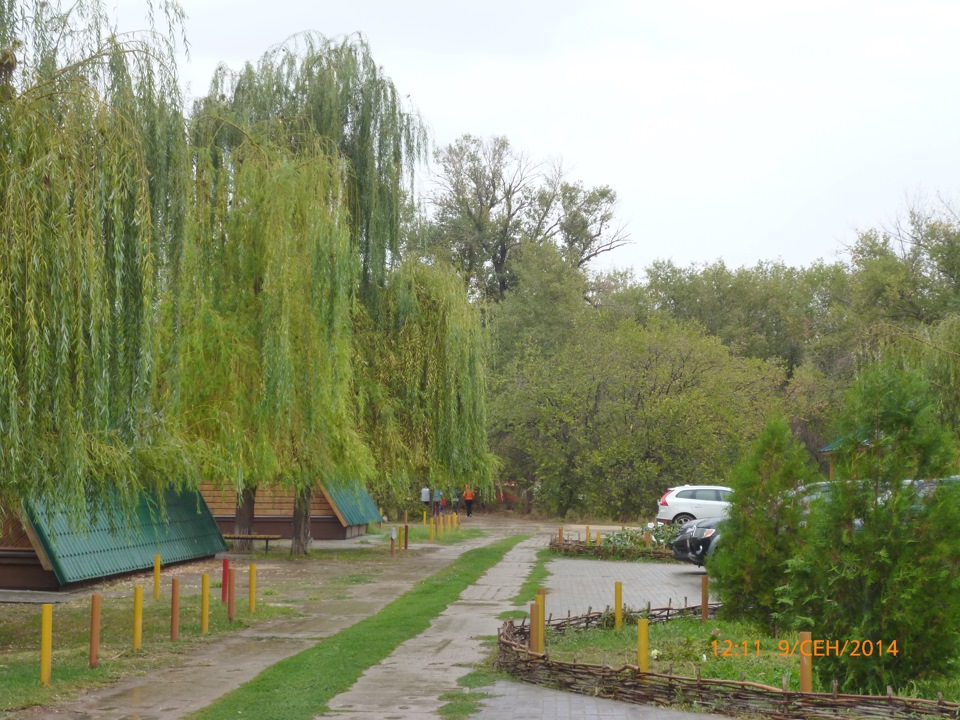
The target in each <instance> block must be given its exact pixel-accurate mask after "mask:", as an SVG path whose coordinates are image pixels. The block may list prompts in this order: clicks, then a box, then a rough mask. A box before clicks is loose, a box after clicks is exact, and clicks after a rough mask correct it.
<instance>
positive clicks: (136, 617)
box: [133, 585, 143, 652]
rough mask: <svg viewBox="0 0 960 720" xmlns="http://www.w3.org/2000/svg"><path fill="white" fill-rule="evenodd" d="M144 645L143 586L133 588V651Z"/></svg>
mask: <svg viewBox="0 0 960 720" xmlns="http://www.w3.org/2000/svg"><path fill="white" fill-rule="evenodd" d="M141 647H143V588H142V587H140V586H139V585H137V586H136V587H135V588H134V589H133V651H134V652H137V651H138V650H139V649H140V648H141Z"/></svg>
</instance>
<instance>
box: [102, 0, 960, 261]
mask: <svg viewBox="0 0 960 720" xmlns="http://www.w3.org/2000/svg"><path fill="white" fill-rule="evenodd" d="M108 1H109V0H108ZM113 2H114V3H118V4H119V9H120V10H121V11H122V13H121V15H120V23H121V29H131V28H134V27H140V26H142V21H141V20H140V18H141V17H142V13H138V12H135V11H134V8H135V7H136V6H138V5H139V4H140V0H113ZM181 4H182V6H183V7H184V9H185V10H186V12H187V15H188V21H187V35H188V39H189V41H190V44H191V58H190V61H189V62H186V61H182V62H181V68H182V76H183V80H184V82H185V83H189V86H190V94H193V95H198V94H202V93H203V92H204V91H205V90H206V88H207V84H208V82H209V79H210V76H211V74H212V72H213V69H214V67H216V65H217V63H218V62H220V61H223V62H226V63H227V64H228V65H230V66H232V67H239V66H240V65H241V64H242V63H243V62H244V61H245V60H256V59H257V58H258V57H259V56H260V54H261V53H262V52H263V51H264V50H266V49H267V48H268V47H269V46H271V45H273V44H275V43H277V42H280V41H282V40H283V39H285V38H286V37H288V36H290V35H292V34H294V33H296V32H299V31H302V30H316V31H319V32H321V33H323V34H325V35H329V36H335V35H343V34H346V33H353V32H362V33H363V34H364V35H365V36H366V37H367V39H368V41H369V43H370V46H371V49H372V52H373V55H374V58H375V59H376V61H377V62H378V63H379V64H380V65H382V66H383V68H384V70H385V71H386V73H387V74H388V75H389V76H390V77H391V78H392V79H393V81H394V84H395V85H396V86H397V88H398V90H399V91H400V92H401V93H403V94H409V95H410V97H411V100H412V101H413V103H414V104H415V106H416V107H417V108H418V109H419V111H420V112H421V114H422V116H423V118H424V119H425V120H426V121H427V123H428V124H429V126H430V128H431V130H432V136H433V142H434V143H435V145H437V146H442V145H445V144H447V143H449V142H451V141H452V140H453V139H454V138H456V137H457V136H459V135H461V134H463V133H471V134H474V135H480V136H484V137H487V136H490V135H493V134H498V135H506V136H507V137H508V138H509V139H510V141H511V142H512V143H513V144H514V145H515V146H516V147H517V148H519V149H522V150H523V151H524V152H526V153H527V154H528V155H530V156H531V157H533V158H543V159H551V158H562V160H563V163H564V165H565V166H566V167H567V168H568V170H569V175H570V177H571V179H579V180H582V181H583V182H584V183H585V184H587V185H601V184H606V185H610V186H612V187H613V188H614V189H615V190H616V191H617V193H618V195H619V198H620V204H619V216H620V219H621V221H622V222H624V223H626V224H627V227H628V230H629V232H630V234H631V236H632V238H633V240H634V242H633V244H632V245H630V246H628V247H626V248H623V249H621V250H618V251H616V252H614V253H611V254H610V256H608V257H607V259H606V260H605V261H604V262H603V263H602V264H603V265H604V266H610V265H616V266H618V267H633V268H634V269H635V270H636V272H637V274H638V275H640V274H642V271H643V268H644V267H646V266H647V265H649V264H650V263H651V262H652V261H654V260H656V259H667V258H670V259H672V260H673V261H674V262H676V263H678V264H681V265H688V264H690V263H695V262H696V263H699V262H711V261H714V260H717V259H721V258H722V259H723V260H724V261H725V262H726V263H727V264H728V265H730V266H740V265H754V264H755V263H757V262H758V261H760V260H776V259H782V260H783V261H784V262H787V263H789V264H792V265H807V264H809V263H811V262H813V261H815V260H817V259H818V258H822V259H824V260H827V261H832V260H836V259H843V258H844V257H845V256H844V254H843V247H844V246H845V245H848V244H849V243H851V242H852V241H853V239H854V238H855V232H856V230H857V229H858V228H860V229H865V228H869V227H875V226H882V225H889V224H891V223H892V221H893V219H894V218H895V217H896V216H897V215H899V214H902V213H903V211H904V210H905V208H906V206H907V203H908V201H910V199H911V198H915V197H916V196H918V195H920V194H923V195H926V196H927V197H928V198H929V197H935V196H936V195H937V194H938V193H939V194H942V195H945V196H947V197H949V198H952V199H956V198H957V197H958V196H960V192H958V191H960V175H958V173H957V169H958V168H960V96H958V93H960V56H958V52H957V40H956V38H957V37H958V35H960V3H957V2H949V1H937V0H831V1H830V2H826V1H820V0H805V1H804V2H802V3H799V2H770V1H769V0H763V1H759V0H758V1H754V2H746V1H737V0H726V1H725V2H717V1H716V0H669V1H664V0H659V1H658V2H651V1H649V0H639V1H638V0H633V1H629V0H628V1H624V2H620V1H619V0H580V1H576V2H575V1H571V0H551V1H549V2H547V1H544V0H531V1H529V2H527V1H525V0H513V1H511V2H508V1H506V0H487V2H483V3H477V2H471V3H464V2H454V1H452V0H405V1H404V2H390V1H388V0H384V1H382V2H378V1H375V0H349V1H348V2H343V0H340V1H339V2H336V3H333V2H328V1H326V0H315V1H310V2H308V1H303V2H296V1H294V0H273V1H272V2H264V0H182V1H181ZM138 23H140V24H139V25H138Z"/></svg>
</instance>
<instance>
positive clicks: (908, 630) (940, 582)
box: [781, 365, 960, 693]
mask: <svg viewBox="0 0 960 720" xmlns="http://www.w3.org/2000/svg"><path fill="white" fill-rule="evenodd" d="M935 409H936V408H935V405H934V403H933V400H932V398H931V395H930V393H929V391H928V388H927V386H926V385H925V383H924V382H923V380H922V378H921V377H920V376H919V375H918V374H916V373H913V372H909V371H904V370H900V369H898V368H896V367H891V366H888V365H881V366H878V367H876V368H873V369H871V370H870V371H868V372H866V373H864V374H863V376H862V377H861V379H860V380H859V381H858V383H857V385H856V387H855V389H854V390H853V391H852V393H851V396H850V398H849V400H848V402H847V406H846V412H845V415H844V418H843V423H842V431H841V438H842V440H841V442H840V446H839V448H838V449H837V450H836V451H835V463H836V464H835V467H836V472H837V475H838V478H839V479H838V480H837V481H836V482H834V483H832V485H831V491H830V492H829V493H827V495H826V497H825V498H824V499H822V500H821V501H819V502H818V503H817V505H816V506H815V507H814V511H813V512H812V513H811V527H810V536H809V539H808V541H807V543H806V544H805V545H804V547H803V548H802V549H801V551H800V552H799V553H798V554H797V555H796V557H794V558H793V559H792V560H790V562H789V568H788V572H789V578H790V582H789V583H788V584H787V585H786V586H785V588H784V589H783V593H782V598H781V599H782V601H783V609H784V611H785V613H788V614H789V616H790V617H791V624H792V625H793V626H794V627H795V628H796V629H800V630H810V631H811V632H812V633H813V635H814V637H816V638H824V639H830V640H839V645H840V650H838V651H837V652H834V653H831V654H830V655H829V656H826V657H820V658H817V659H816V661H815V662H814V668H815V670H816V672H817V674H818V675H819V676H820V680H821V683H824V684H825V683H829V682H831V681H832V680H834V679H835V680H837V681H838V682H839V684H840V686H841V688H842V689H843V690H846V691H852V692H870V693H877V692H884V691H885V690H886V687H887V686H892V687H893V688H894V689H898V688H902V687H904V686H905V685H907V684H908V683H911V682H913V681H923V680H930V679H935V678H937V677H940V676H949V675H951V674H954V673H955V672H956V670H957V669H958V657H960V634H958V633H957V627H958V626H960V573H958V563H960V533H958V532H957V528H958V527H960V496H958V491H957V489H956V488H955V487H953V486H952V485H953V484H952V483H947V482H942V483H938V484H937V489H936V491H935V492H933V493H932V494H929V495H927V496H921V495H919V494H918V492H917V490H916V486H915V484H914V483H913V482H910V481H909V480H910V479H916V478H938V477H944V476H946V475H949V474H950V473H951V472H952V471H954V469H955V449H954V448H955V444H954V440H953V438H952V437H951V435H950V433H949V432H947V431H946V430H944V429H943V428H942V427H941V426H940V424H939V423H938V420H937V417H936V413H935ZM845 640H847V641H856V642H855V643H854V642H849V643H847V650H846V651H843V649H842V648H843V645H844V641H845ZM855 647H856V648H857V649H858V650H859V652H858V653H857V654H855V653H854V652H853V651H854V648H855ZM880 648H882V650H879V649H880ZM868 649H869V651H870V652H869V654H868V652H867V651H868Z"/></svg>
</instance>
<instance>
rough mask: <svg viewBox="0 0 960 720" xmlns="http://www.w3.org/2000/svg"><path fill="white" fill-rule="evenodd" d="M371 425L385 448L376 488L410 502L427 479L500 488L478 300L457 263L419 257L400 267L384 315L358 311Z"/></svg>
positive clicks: (365, 406) (366, 419)
mask: <svg viewBox="0 0 960 720" xmlns="http://www.w3.org/2000/svg"><path fill="white" fill-rule="evenodd" d="M358 327H359V328H360V330H359V332H358V343H359V345H360V347H361V354H362V357H363V359H364V364H363V366H362V370H361V372H362V373H363V374H364V377H363V378H362V382H361V383H360V387H361V388H363V393H362V395H361V404H362V419H363V424H364V434H365V437H367V438H368V441H369V444H370V446H371V447H372V448H375V453H376V457H377V461H378V473H377V477H376V480H375V481H374V487H373V491H374V494H375V495H376V496H377V497H378V498H380V499H381V500H383V501H393V502H396V503H402V502H403V500H404V499H405V498H407V497H409V490H410V489H411V487H419V485H420V484H421V483H422V482H427V483H429V485H430V486H431V487H434V488H442V489H444V490H445V491H447V495H448V496H449V494H450V492H449V491H450V490H451V489H453V488H457V487H459V488H462V487H463V485H464V484H466V483H471V484H473V485H474V486H475V488H476V489H477V490H479V491H487V492H489V491H490V490H492V487H493V485H492V479H491V477H492V470H493V466H494V458H493V456H492V455H491V454H490V453H489V451H488V446H487V428H486V411H485V402H484V383H485V369H484V368H485V365H484V358H485V346H484V340H483V333H482V328H481V325H480V318H479V314H478V312H477V309H476V308H475V307H474V306H472V305H471V304H470V302H469V301H468V300H467V297H466V294H465V293H464V290H463V282H462V281H461V280H460V279H459V278H457V277H456V275H455V274H454V273H453V272H452V270H448V269H445V268H442V267H436V266H430V265H425V264H422V263H416V262H406V263H403V264H402V265H401V266H400V267H399V268H398V269H397V270H396V271H394V272H393V273H392V274H391V276H390V278H389V281H388V283H387V286H386V288H385V290H384V292H383V301H382V303H381V305H380V306H379V313H378V314H377V316H376V317H373V316H371V315H368V314H364V315H363V316H362V318H361V319H360V320H358Z"/></svg>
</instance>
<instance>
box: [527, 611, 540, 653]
mask: <svg viewBox="0 0 960 720" xmlns="http://www.w3.org/2000/svg"><path fill="white" fill-rule="evenodd" d="M539 614H540V603H538V602H532V603H530V640H529V643H528V648H529V650H530V652H534V653H535V652H539V649H538V648H539V647H540V639H539V638H538V637H537V633H538V632H539V630H540V623H539V622H538V620H539V618H538V617H537V616H538V615H539Z"/></svg>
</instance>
